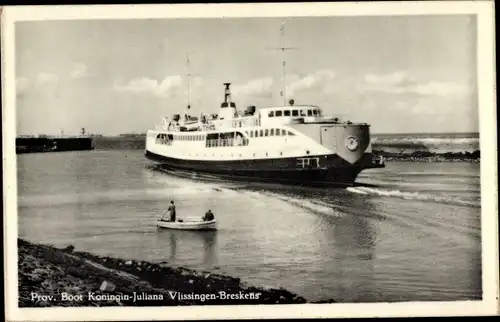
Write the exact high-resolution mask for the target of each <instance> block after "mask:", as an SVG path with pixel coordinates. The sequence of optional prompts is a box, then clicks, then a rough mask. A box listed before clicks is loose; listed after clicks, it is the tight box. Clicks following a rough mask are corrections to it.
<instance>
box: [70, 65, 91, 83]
mask: <svg viewBox="0 0 500 322" xmlns="http://www.w3.org/2000/svg"><path fill="white" fill-rule="evenodd" d="M89 76H90V73H89V71H88V67H87V66H86V65H85V64H82V63H77V64H75V65H74V66H73V69H72V70H71V72H70V74H69V77H70V78H72V79H79V78H85V77H89Z"/></svg>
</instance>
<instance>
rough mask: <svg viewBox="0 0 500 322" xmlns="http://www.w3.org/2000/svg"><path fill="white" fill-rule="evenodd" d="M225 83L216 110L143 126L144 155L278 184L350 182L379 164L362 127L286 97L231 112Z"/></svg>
mask: <svg viewBox="0 0 500 322" xmlns="http://www.w3.org/2000/svg"><path fill="white" fill-rule="evenodd" d="M282 28H283V27H282ZM284 65H285V64H284V60H283V68H284ZM230 85H231V84H230V83H225V84H224V101H223V102H222V103H221V105H220V109H219V112H218V113H217V114H214V115H205V114H201V115H200V116H199V117H193V116H191V115H190V114H189V113H190V106H189V105H188V109H187V111H186V113H185V114H184V115H180V114H174V115H173V116H172V117H165V118H164V119H163V123H162V126H161V127H160V128H159V129H155V130H149V131H148V132H147V137H146V149H145V155H146V157H147V158H149V159H151V160H154V161H157V162H159V163H160V164H161V165H162V166H163V167H166V168H169V169H179V170H184V171H193V172H199V173H210V174H215V175H219V176H224V177H230V178H233V179H245V180H258V181H271V182H282V183H322V184H324V183H327V184H342V185H346V184H347V185H350V184H352V183H354V181H355V179H356V177H357V175H358V174H359V173H360V172H361V171H362V170H364V169H369V168H381V167H384V164H383V161H382V160H379V159H374V158H373V156H372V154H371V144H370V129H369V128H370V125H369V124H366V123H352V122H350V121H342V120H340V119H338V118H335V117H329V116H325V115H323V112H322V109H321V108H320V107H319V106H315V105H295V102H294V101H293V99H290V100H289V101H288V104H284V105H282V106H271V107H265V108H259V109H258V110H257V109H256V107H255V106H249V107H247V109H246V110H244V111H238V109H237V106H236V103H235V102H234V101H233V100H232V98H231V91H230ZM284 88H286V84H284ZM283 92H285V91H283ZM283 92H282V93H283Z"/></svg>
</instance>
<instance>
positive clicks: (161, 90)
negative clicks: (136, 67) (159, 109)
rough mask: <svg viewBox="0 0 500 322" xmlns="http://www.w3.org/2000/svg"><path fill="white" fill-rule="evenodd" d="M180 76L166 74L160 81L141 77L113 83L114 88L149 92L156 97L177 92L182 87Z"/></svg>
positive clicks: (137, 92) (139, 92) (131, 91)
mask: <svg viewBox="0 0 500 322" xmlns="http://www.w3.org/2000/svg"><path fill="white" fill-rule="evenodd" d="M182 83H183V81H182V77H181V76H179V75H174V76H167V77H165V78H164V79H163V80H162V81H158V80H156V79H151V78H148V77H141V78H136V79H132V80H131V81H129V82H128V83H126V84H125V85H119V84H115V86H114V89H115V90H117V91H122V92H130V93H134V94H150V95H154V96H157V97H172V96H175V95H177V94H178V91H179V90H180V89H181V87H182Z"/></svg>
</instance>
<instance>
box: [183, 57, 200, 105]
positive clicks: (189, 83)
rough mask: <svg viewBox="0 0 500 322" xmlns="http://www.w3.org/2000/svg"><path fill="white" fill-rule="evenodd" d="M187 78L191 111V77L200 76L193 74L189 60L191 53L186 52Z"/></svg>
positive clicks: (188, 101) (188, 100)
mask: <svg viewBox="0 0 500 322" xmlns="http://www.w3.org/2000/svg"><path fill="white" fill-rule="evenodd" d="M186 70H187V73H186V76H187V109H188V110H189V109H191V77H193V76H200V75H199V74H192V73H191V60H190V59H189V53H187V52H186Z"/></svg>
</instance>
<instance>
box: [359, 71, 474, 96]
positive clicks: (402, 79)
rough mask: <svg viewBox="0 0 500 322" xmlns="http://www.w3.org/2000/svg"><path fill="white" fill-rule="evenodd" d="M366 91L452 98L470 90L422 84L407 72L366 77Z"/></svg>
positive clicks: (446, 84)
mask: <svg viewBox="0 0 500 322" xmlns="http://www.w3.org/2000/svg"><path fill="white" fill-rule="evenodd" d="M364 80H365V88H364V89H365V90H368V91H376V92H385V93H391V94H417V95H422V96H450V95H460V94H465V93H467V92H468V91H469V88H468V87H467V86H465V85H463V84H458V83H454V82H441V81H427V82H421V81H418V80H417V79H416V78H414V77H412V76H410V75H409V74H408V73H406V72H395V73H392V74H385V75H373V74H369V75H366V76H365V79H364Z"/></svg>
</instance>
